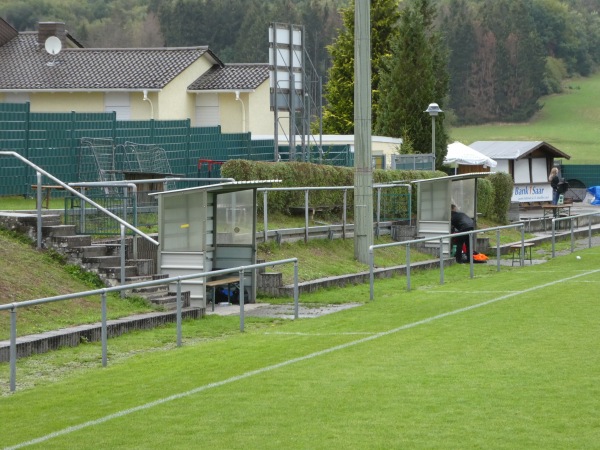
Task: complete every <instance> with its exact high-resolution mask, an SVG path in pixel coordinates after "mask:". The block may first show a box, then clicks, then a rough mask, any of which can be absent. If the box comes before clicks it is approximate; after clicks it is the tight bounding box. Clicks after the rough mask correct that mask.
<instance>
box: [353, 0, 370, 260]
mask: <svg viewBox="0 0 600 450" xmlns="http://www.w3.org/2000/svg"><path fill="white" fill-rule="evenodd" d="M370 3H371V2H370V1H369V0H356V2H355V7H354V29H355V32H354V81H355V83H354V156H355V159H354V257H355V258H356V259H357V260H358V261H360V262H362V263H365V264H368V263H369V247H370V246H371V245H373V167H372V163H371V30H370V21H371V17H370V13H371V11H370Z"/></svg>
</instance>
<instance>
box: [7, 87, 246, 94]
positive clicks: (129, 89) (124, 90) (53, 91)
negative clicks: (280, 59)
mask: <svg viewBox="0 0 600 450" xmlns="http://www.w3.org/2000/svg"><path fill="white" fill-rule="evenodd" d="M143 91H147V92H162V89H147V88H144V87H137V88H128V89H109V88H108V89H84V88H78V89H0V92H11V93H12V92H29V93H32V94H36V93H40V92H44V93H51V94H56V93H61V94H63V93H81V92H84V93H95V92H101V93H106V92H136V93H139V92H143ZM230 92H235V91H230Z"/></svg>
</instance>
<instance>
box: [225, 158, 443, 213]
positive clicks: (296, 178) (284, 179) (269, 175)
mask: <svg viewBox="0 0 600 450" xmlns="http://www.w3.org/2000/svg"><path fill="white" fill-rule="evenodd" d="M221 175H222V176H223V177H228V178H234V179H235V180H237V181H251V180H281V183H277V184H275V185H274V186H273V187H320V186H322V187H325V186H353V185H354V168H350V167H337V166H329V165H322V164H313V163H304V162H277V163H275V162H261V161H248V160H241V159H235V160H230V161H227V162H226V163H225V164H223V166H222V167H221ZM444 176H446V174H445V173H444V172H440V171H422V170H380V169H376V170H373V183H374V184H385V183H391V182H394V181H406V182H408V181H412V180H421V179H429V178H437V177H444ZM390 191H391V190H386V193H390ZM398 193H406V189H405V188H398ZM353 194H354V192H353V190H350V191H348V197H347V208H348V210H352V209H353V208H354V196H353ZM309 201H310V204H311V205H323V206H339V207H341V206H342V205H343V192H342V191H341V190H340V191H337V190H335V191H315V192H311V194H310V200H309ZM268 202H269V211H278V212H283V213H289V208H290V207H299V206H304V192H303V191H278V192H272V193H269V196H268ZM412 205H413V212H414V208H415V205H416V201H415V199H414V198H413V201H412ZM259 210H262V203H261V202H259Z"/></svg>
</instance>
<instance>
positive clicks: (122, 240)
mask: <svg viewBox="0 0 600 450" xmlns="http://www.w3.org/2000/svg"><path fill="white" fill-rule="evenodd" d="M126 245H127V244H126V243H125V226H123V225H121V247H120V249H119V250H120V252H119V254H120V256H121V286H124V285H125V259H126V254H127V252H126V251H125V250H126V247H125V246H126ZM121 298H125V290H122V291H121Z"/></svg>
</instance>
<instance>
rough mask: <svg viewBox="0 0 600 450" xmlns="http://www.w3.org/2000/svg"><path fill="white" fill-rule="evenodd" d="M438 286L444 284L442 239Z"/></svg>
mask: <svg viewBox="0 0 600 450" xmlns="http://www.w3.org/2000/svg"><path fill="white" fill-rule="evenodd" d="M440 284H444V239H443V238H440Z"/></svg>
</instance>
